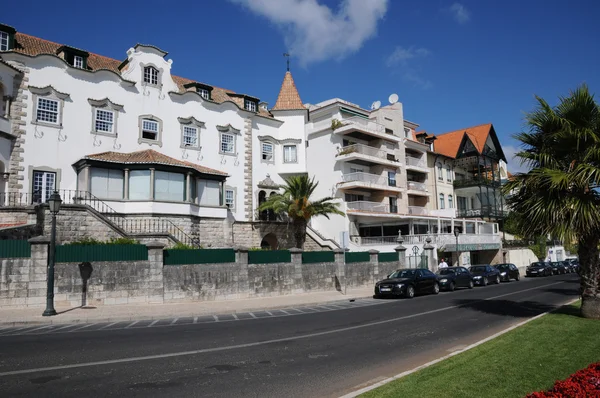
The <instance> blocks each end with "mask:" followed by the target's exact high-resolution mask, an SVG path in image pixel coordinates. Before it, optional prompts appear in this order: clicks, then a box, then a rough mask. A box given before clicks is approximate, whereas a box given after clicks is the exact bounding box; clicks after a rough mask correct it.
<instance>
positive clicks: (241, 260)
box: [235, 247, 250, 298]
mask: <svg viewBox="0 0 600 398" xmlns="http://www.w3.org/2000/svg"><path fill="white" fill-rule="evenodd" d="M235 263H236V264H237V265H238V267H239V270H240V271H239V274H238V277H237V283H238V287H237V296H238V298H245V297H248V296H249V295H250V286H249V285H248V248H247V247H238V248H237V249H235Z"/></svg>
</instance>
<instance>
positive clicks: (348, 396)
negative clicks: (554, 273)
mask: <svg viewBox="0 0 600 398" xmlns="http://www.w3.org/2000/svg"><path fill="white" fill-rule="evenodd" d="M579 300H580V299H579V298H577V299H573V300H569V301H568V302H566V303H563V304H561V305H560V306H559V308H560V307H564V306H565V305H570V304H573V303H574V302H576V301H579ZM557 309H558V308H555V309H553V310H551V311H546V312H544V313H542V314H539V315H536V316H534V317H533V318H529V319H527V320H525V321H522V322H519V323H517V324H515V325H512V326H510V327H508V328H507V329H504V330H502V331H500V332H498V333H495V334H493V335H491V336H489V337H486V338H485V339H483V340H479V341H478V342H476V343H473V344H471V345H469V346H467V347H465V348H463V349H461V350H458V351H454V352H452V353H450V354H448V355H445V356H443V357H440V358H438V359H434V360H433V361H430V362H427V363H425V364H423V365H421V366H417V367H416V368H414V369H411V370H407V371H405V372H402V373H399V374H397V375H395V376H392V377H389V378H387V379H385V380H382V381H380V382H377V383H375V384H372V385H370V386H368V387H364V388H361V389H359V390H356V391H353V392H351V393H348V394H346V395H342V396H341V397H339V398H355V397H358V396H359V395H361V394H364V393H366V392H369V391H372V390H375V389H377V388H379V387H381V386H383V385H385V384H388V383H391V382H392V381H394V380H398V379H401V378H403V377H404V376H408V375H410V374H412V373H415V372H418V371H419V370H423V369H425V368H428V367H430V366H432V365H435V364H436V363H439V362H442V361H444V360H446V359H449V358H451V357H453V356H455V355H458V354H462V353H463V352H466V351H469V350H471V349H473V348H475V347H477V346H480V345H482V344H484V343H487V342H488V341H490V340H493V339H495V338H496V337H500V336H502V335H503V334H505V333H508V332H510V331H511V330H514V329H517V328H519V327H521V326H523V325H525V324H527V323H529V322H531V321H534V320H536V319H538V318H541V317H543V316H544V315H547V314H550V313H552V312H554V311H556V310H557Z"/></svg>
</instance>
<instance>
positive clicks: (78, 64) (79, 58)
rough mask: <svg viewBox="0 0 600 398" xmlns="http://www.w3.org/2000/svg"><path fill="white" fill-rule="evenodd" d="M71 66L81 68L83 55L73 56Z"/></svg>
mask: <svg viewBox="0 0 600 398" xmlns="http://www.w3.org/2000/svg"><path fill="white" fill-rule="evenodd" d="M73 66H74V67H76V68H79V69H83V57H82V56H81V55H74V56H73Z"/></svg>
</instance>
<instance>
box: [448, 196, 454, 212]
mask: <svg viewBox="0 0 600 398" xmlns="http://www.w3.org/2000/svg"><path fill="white" fill-rule="evenodd" d="M448 208H449V209H454V198H452V195H448Z"/></svg>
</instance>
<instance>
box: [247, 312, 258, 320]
mask: <svg viewBox="0 0 600 398" xmlns="http://www.w3.org/2000/svg"><path fill="white" fill-rule="evenodd" d="M248 314H250V316H251V317H252V318H254V319H258V317H257V316H256V315H254V314H253V313H251V312H249V313H248Z"/></svg>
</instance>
